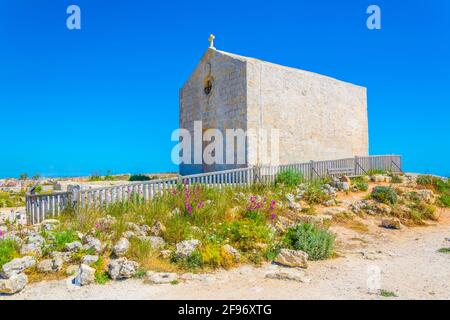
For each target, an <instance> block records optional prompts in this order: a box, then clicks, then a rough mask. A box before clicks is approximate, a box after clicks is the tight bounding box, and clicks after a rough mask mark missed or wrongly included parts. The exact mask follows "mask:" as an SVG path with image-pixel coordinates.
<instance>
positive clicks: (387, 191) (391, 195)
mask: <svg viewBox="0 0 450 320" xmlns="http://www.w3.org/2000/svg"><path fill="white" fill-rule="evenodd" d="M370 196H371V198H372V199H375V200H377V201H379V202H382V203H386V204H392V205H394V204H396V203H397V200H398V199H397V194H396V193H395V190H394V189H392V188H391V187H384V186H377V187H375V188H373V189H372V193H371V194H370Z"/></svg>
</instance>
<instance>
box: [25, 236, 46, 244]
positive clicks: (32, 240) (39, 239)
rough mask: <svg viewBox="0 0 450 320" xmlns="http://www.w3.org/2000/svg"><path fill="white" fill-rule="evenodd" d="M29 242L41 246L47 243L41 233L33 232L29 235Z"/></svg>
mask: <svg viewBox="0 0 450 320" xmlns="http://www.w3.org/2000/svg"><path fill="white" fill-rule="evenodd" d="M27 243H29V244H31V243H35V244H37V245H39V246H42V245H43V244H44V243H45V239H44V237H43V236H41V235H40V234H37V233H31V234H29V235H28V238H27Z"/></svg>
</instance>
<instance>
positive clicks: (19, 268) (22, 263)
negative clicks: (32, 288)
mask: <svg viewBox="0 0 450 320" xmlns="http://www.w3.org/2000/svg"><path fill="white" fill-rule="evenodd" d="M35 265H36V259H35V258H34V257H31V256H25V257H22V258H16V259H13V260H11V261H10V262H8V263H5V264H4V265H3V267H2V270H1V272H0V276H1V277H2V278H11V277H12V276H14V275H17V274H19V273H22V272H23V271H24V270H26V269H28V268H31V267H34V266H35Z"/></svg>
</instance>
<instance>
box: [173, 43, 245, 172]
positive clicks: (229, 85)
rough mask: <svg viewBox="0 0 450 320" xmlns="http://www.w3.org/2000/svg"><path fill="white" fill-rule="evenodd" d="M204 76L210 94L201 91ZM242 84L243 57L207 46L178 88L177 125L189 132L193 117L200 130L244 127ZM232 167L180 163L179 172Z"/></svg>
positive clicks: (243, 77)
mask: <svg viewBox="0 0 450 320" xmlns="http://www.w3.org/2000/svg"><path fill="white" fill-rule="evenodd" d="M207 79H210V80H211V81H212V89H211V92H210V94H205V92H204V88H205V81H206V80H207ZM246 86H247V85H246V65H245V61H241V60H239V59H234V58H232V57H230V56H227V55H224V54H221V53H220V52H218V51H216V50H213V49H208V50H207V51H206V52H205V54H204V55H203V57H202V59H201V60H200V62H199V63H198V65H197V67H196V68H195V70H194V72H193V74H192V75H191V77H190V78H189V80H188V81H187V82H186V83H185V85H184V86H183V88H182V89H181V90H180V128H186V129H188V130H190V131H191V132H192V135H193V130H194V121H199V120H201V121H203V131H205V130H206V129H209V128H217V129H219V130H221V131H222V132H223V133H224V134H225V130H226V129H236V128H241V129H243V130H246V128H247V125H246V118H247V114H246ZM206 144H207V143H206ZM224 156H225V155H224ZM192 159H193V158H192ZM243 166H244V167H245V165H243ZM235 167H236V166H226V165H181V166H180V173H181V174H183V175H185V174H192V173H200V172H207V171H216V170H224V169H229V168H235Z"/></svg>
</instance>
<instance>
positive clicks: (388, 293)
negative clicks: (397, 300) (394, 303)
mask: <svg viewBox="0 0 450 320" xmlns="http://www.w3.org/2000/svg"><path fill="white" fill-rule="evenodd" d="M380 296H382V297H385V298H391V297H398V296H397V294H396V293H395V292H392V291H388V290H384V289H381V291H380Z"/></svg>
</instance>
